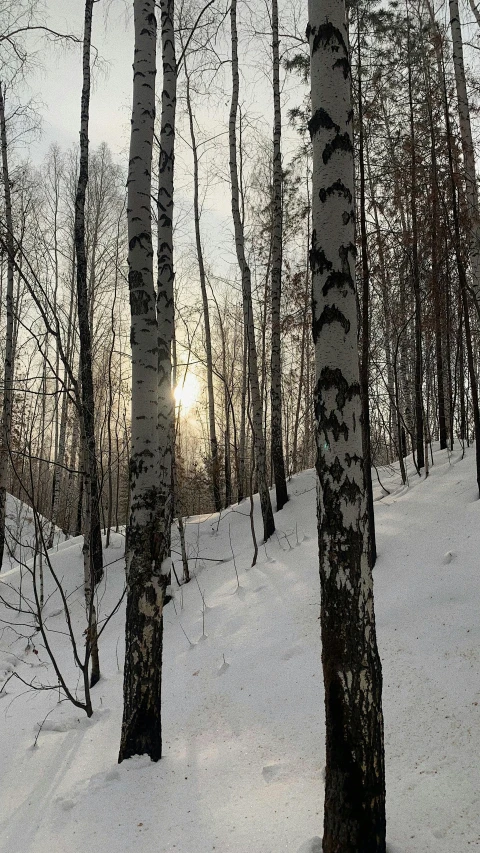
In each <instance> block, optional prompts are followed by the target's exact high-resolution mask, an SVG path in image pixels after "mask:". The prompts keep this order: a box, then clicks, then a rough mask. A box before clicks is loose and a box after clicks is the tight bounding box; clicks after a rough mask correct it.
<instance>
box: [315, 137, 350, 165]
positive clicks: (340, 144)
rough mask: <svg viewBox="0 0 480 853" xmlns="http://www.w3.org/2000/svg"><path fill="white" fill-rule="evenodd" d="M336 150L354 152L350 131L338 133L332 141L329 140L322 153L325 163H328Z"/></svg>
mask: <svg viewBox="0 0 480 853" xmlns="http://www.w3.org/2000/svg"><path fill="white" fill-rule="evenodd" d="M336 151H345V152H347V153H348V154H353V145H352V140H351V139H350V134H349V133H338V134H337V136H335V137H334V138H333V139H332V141H331V142H327V144H326V146H325V148H324V149H323V154H322V160H323V162H324V163H325V165H327V163H328V161H329V160H330V158H331V157H332V156H333V154H335V152H336Z"/></svg>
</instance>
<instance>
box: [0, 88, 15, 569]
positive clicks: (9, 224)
mask: <svg viewBox="0 0 480 853" xmlns="http://www.w3.org/2000/svg"><path fill="white" fill-rule="evenodd" d="M0 142H1V148H2V178H3V192H4V200H5V225H6V234H5V245H6V249H7V292H6V308H7V311H6V313H7V327H6V332H5V367H4V373H3V406H2V425H1V434H0V570H1V568H2V563H3V554H4V550H5V509H6V500H7V482H8V469H9V464H8V462H9V449H10V446H11V431H12V403H13V371H14V364H13V335H14V316H13V288H14V237H13V216H12V194H11V187H10V174H9V168H8V145H7V126H6V120H5V88H4V83H3V82H2V81H1V80H0Z"/></svg>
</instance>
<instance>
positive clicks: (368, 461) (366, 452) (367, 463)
mask: <svg viewBox="0 0 480 853" xmlns="http://www.w3.org/2000/svg"><path fill="white" fill-rule="evenodd" d="M357 16H358V18H357V21H358V27H357V42H358V143H359V153H358V165H359V170H360V199H359V201H360V242H361V253H362V295H361V304H362V313H361V316H362V328H361V342H362V349H361V359H360V389H361V397H362V441H363V463H364V471H365V486H366V490H367V512H368V553H369V557H370V565H371V566H372V568H373V566H374V565H375V562H376V559H377V543H376V537H375V515H374V511H373V486H372V452H371V441H370V401H369V393H368V378H369V362H370V295H369V291H370V271H369V266H368V243H367V220H366V215H365V159H364V132H363V101H362V50H361V33H360V12H359V11H357Z"/></svg>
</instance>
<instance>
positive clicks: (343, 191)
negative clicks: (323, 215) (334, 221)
mask: <svg viewBox="0 0 480 853" xmlns="http://www.w3.org/2000/svg"><path fill="white" fill-rule="evenodd" d="M334 193H335V194H336V195H343V197H344V198H346V199H347V201H348V202H349V203H350V204H351V203H352V201H353V196H352V193H351V191H350V190H349V189H348V187H346V186H345V184H344V183H343V181H335V182H334V183H333V184H331V185H330V186H329V187H325V188H323V187H322V189H321V190H320V192H319V197H320V201H321V202H323V203H325V202H326V200H327V198H330V196H331V195H333V194H334Z"/></svg>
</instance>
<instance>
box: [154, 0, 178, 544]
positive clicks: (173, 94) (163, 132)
mask: <svg viewBox="0 0 480 853" xmlns="http://www.w3.org/2000/svg"><path fill="white" fill-rule="evenodd" d="M160 9H161V30H162V61H163V88H162V114H161V120H160V156H159V164H158V197H157V214H158V250H157V254H158V257H157V260H158V281H157V322H158V440H159V450H160V459H159V464H160V508H161V512H160V515H161V523H162V538H163V544H162V548H163V549H164V558H166V557H167V555H168V556H169V555H170V539H171V526H172V521H173V512H174V506H173V503H174V495H173V479H172V478H173V454H174V452H175V447H174V441H175V405H174V399H173V389H172V353H171V350H172V340H173V334H174V328H173V324H174V301H173V283H174V269H173V168H174V157H175V112H176V104H177V61H176V58H175V31H174V26H173V22H174V0H162V2H161V4H160Z"/></svg>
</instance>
